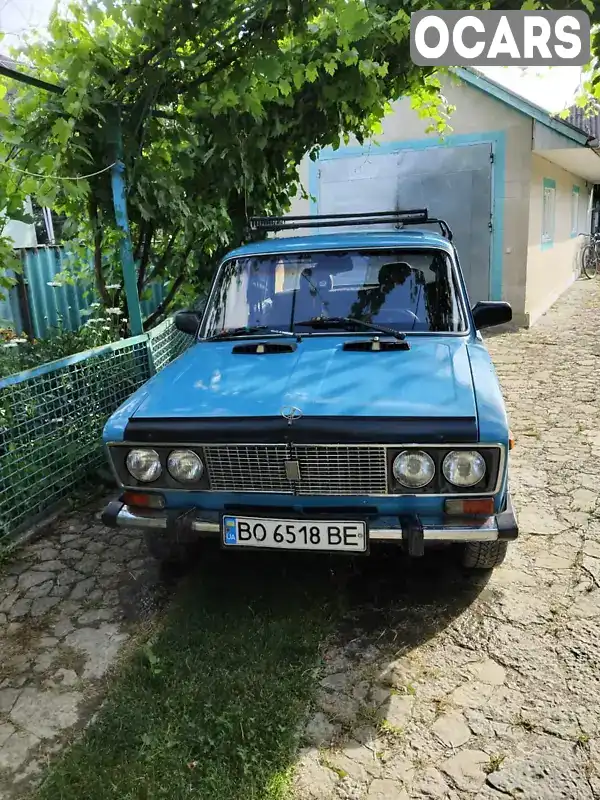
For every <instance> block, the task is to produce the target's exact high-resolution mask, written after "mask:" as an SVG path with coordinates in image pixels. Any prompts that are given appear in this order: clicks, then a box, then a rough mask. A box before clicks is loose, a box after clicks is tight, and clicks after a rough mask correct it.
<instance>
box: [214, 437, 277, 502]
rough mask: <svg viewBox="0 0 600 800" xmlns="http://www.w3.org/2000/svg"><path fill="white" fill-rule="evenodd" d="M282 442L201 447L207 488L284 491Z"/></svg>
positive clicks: (238, 490) (229, 490) (230, 490)
mask: <svg viewBox="0 0 600 800" xmlns="http://www.w3.org/2000/svg"><path fill="white" fill-rule="evenodd" d="M287 452H288V448H287V445H285V444H269V445H255V444H247V445H211V446H210V447H205V448H204V457H205V459H206V469H207V471H208V479H209V482H210V488H211V489H212V490H213V491H217V492H285V493H287V494H292V492H293V488H292V484H291V483H290V482H289V481H288V479H287V477H286V472H285V460H286V454H287Z"/></svg>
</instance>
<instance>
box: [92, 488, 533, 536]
mask: <svg viewBox="0 0 600 800" xmlns="http://www.w3.org/2000/svg"><path fill="white" fill-rule="evenodd" d="M332 511H333V509H332ZM178 513H179V515H180V516H179V517H177V515H175V516H174V515H173V512H167V511H151V510H145V509H140V508H134V507H132V506H128V505H125V504H124V503H121V502H120V501H117V500H115V501H113V502H112V503H109V505H108V506H107V508H106V509H105V511H104V513H103V515H102V520H103V522H104V524H105V525H108V526H110V527H113V528H141V529H144V530H156V531H161V530H162V531H165V532H167V531H169V532H173V533H174V534H175V535H176V536H177V528H178V523H179V520H180V519H181V520H183V518H184V517H185V514H184V513H183V512H178ZM414 519H415V520H417V518H414ZM181 524H182V525H183V524H184V523H183V522H182V523H181ZM417 525H418V530H419V539H420V538H421V537H420V531H421V530H422V540H423V542H494V541H496V540H498V539H516V538H517V536H518V527H517V520H516V518H515V515H514V511H513V508H512V503H511V501H510V498H508V502H507V507H506V510H505V511H503V512H502V513H501V514H497V515H495V516H491V517H488V518H487V519H476V518H471V519H469V520H464V519H462V520H457V521H454V520H448V521H445V522H444V523H443V524H442V525H439V524H438V525H427V524H421V523H420V522H419V521H418V520H417ZM408 528H410V529H412V526H407V523H406V521H405V520H402V519H401V518H399V517H379V518H377V519H375V520H373V521H371V522H370V523H369V540H370V541H383V542H397V543H402V542H403V541H407V540H408V539H409V538H411V532H410V530H407V529H408ZM185 529H186V532H187V534H188V535H189V534H194V535H195V537H203V536H211V537H212V536H219V534H220V530H221V526H220V523H219V522H218V521H215V519H214V515H213V519H206V518H203V517H202V514H201V512H200V511H197V512H196V514H195V515H194V516H193V517H192V518H191V519H190V517H189V516H188V517H187V518H186V519H185Z"/></svg>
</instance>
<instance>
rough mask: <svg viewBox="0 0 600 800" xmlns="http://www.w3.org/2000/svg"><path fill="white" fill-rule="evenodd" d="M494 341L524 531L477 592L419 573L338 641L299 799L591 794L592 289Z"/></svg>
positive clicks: (595, 635)
mask: <svg viewBox="0 0 600 800" xmlns="http://www.w3.org/2000/svg"><path fill="white" fill-rule="evenodd" d="M488 345H489V349H490V351H491V353H492V355H493V358H494V361H495V364H496V367H497V370H498V373H499V376H500V379H501V382H502V385H503V389H504V392H505V396H506V399H507V403H508V407H509V414H510V421H511V425H512V428H513V431H514V433H515V435H516V439H517V447H516V449H515V450H514V451H513V455H512V457H511V459H512V468H511V485H512V491H513V495H514V500H515V505H516V507H517V510H518V513H519V521H520V526H521V538H520V539H519V541H518V543H517V544H516V545H515V546H513V547H512V548H511V549H509V552H510V555H509V557H508V559H507V561H506V562H505V565H504V566H503V567H501V568H499V569H498V570H496V571H495V572H494V574H493V577H492V578H491V579H490V580H489V583H487V585H486V582H485V580H484V581H479V585H478V582H477V581H476V580H475V581H470V582H469V581H466V580H465V579H464V577H462V576H461V575H460V573H459V572H458V571H456V572H453V567H452V566H450V565H449V566H448V569H444V570H440V569H438V570H437V572H436V571H435V570H436V568H434V567H432V570H431V572H430V573H429V574H428V573H427V572H426V571H425V572H421V571H420V570H419V569H418V570H417V572H416V573H415V574H411V575H409V576H408V580H406V579H405V581H404V584H405V585H403V581H402V580H400V581H399V585H398V594H397V596H396V597H394V598H391V597H390V596H389V595H388V597H386V598H384V600H385V602H380V603H379V604H377V602H375V603H373V607H372V608H371V617H372V616H373V615H375V616H376V617H377V621H376V622H375V624H372V622H371V623H370V622H369V620H368V619H367V620H366V622H364V623H363V617H364V615H361V614H360V613H359V614H358V615H357V621H356V626H355V629H354V630H353V634H352V640H351V641H350V642H349V643H348V642H347V641H340V642H335V643H333V644H332V646H331V648H330V650H329V652H328V653H327V658H326V665H325V672H326V675H325V677H323V679H322V680H321V691H320V697H319V703H318V706H319V707H318V709H316V710H315V713H314V715H313V716H312V718H311V719H310V721H309V724H308V727H307V730H306V732H305V739H306V745H307V746H306V748H305V749H304V751H303V755H302V761H301V765H300V768H299V770H298V774H297V781H296V795H297V798H298V800H309V798H310V799H312V798H314V800H327V798H331V797H335V798H340V799H341V798H345V800H363V798H366V799H367V800H422V799H423V800H424V799H425V798H439V800H442V799H443V800H507V798H520V799H521V800H593V798H600V509H599V505H598V499H599V492H600V467H599V463H600V285H599V284H598V283H596V282H594V283H592V282H591V281H579V282H577V284H575V286H574V287H573V288H572V289H571V290H570V292H569V293H568V294H567V295H566V297H564V298H563V299H562V300H561V301H560V302H559V303H558V304H557V305H556V306H555V307H554V308H553V309H552V310H551V311H550V313H548V314H547V315H546V316H545V317H544V319H543V320H542V321H541V322H540V323H539V324H538V325H537V326H536V327H535V328H533V329H531V330H529V331H520V332H518V333H512V334H502V335H499V336H492V337H490V338H489V339H488ZM419 577H420V578H422V579H424V580H426V581H427V585H426V586H424V585H423V582H422V581H420V579H419Z"/></svg>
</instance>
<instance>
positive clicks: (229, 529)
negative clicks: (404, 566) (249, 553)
mask: <svg viewBox="0 0 600 800" xmlns="http://www.w3.org/2000/svg"><path fill="white" fill-rule="evenodd" d="M223 545H224V546H225V547H262V548H264V549H282V550H328V551H330V552H336V553H337V552H351V553H364V552H366V550H367V526H366V524H365V523H364V522H323V521H316V520H290V519H264V518H262V517H232V516H226V517H223Z"/></svg>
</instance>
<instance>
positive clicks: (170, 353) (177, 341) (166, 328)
mask: <svg viewBox="0 0 600 800" xmlns="http://www.w3.org/2000/svg"><path fill="white" fill-rule="evenodd" d="M148 340H149V342H148V343H149V346H150V354H151V357H152V362H153V364H154V369H155V370H156V371H157V372H158V371H159V370H161V369H162V368H163V367H164V366H165V365H166V364H168V363H169V362H170V361H173V359H174V358H177V356H180V355H181V354H182V353H183V351H184V350H186V349H187V348H188V347H189V346H190V343H191V341H192V337H191V336H189V335H188V334H187V333H182V332H181V331H178V330H177V328H176V327H175V325H174V324H173V320H172V319H166V320H165V321H164V322H162V323H161V324H160V325H157V327H156V328H153V329H152V330H151V331H150V332H149V334H148Z"/></svg>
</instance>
